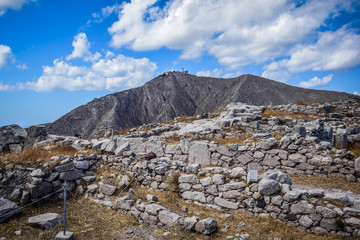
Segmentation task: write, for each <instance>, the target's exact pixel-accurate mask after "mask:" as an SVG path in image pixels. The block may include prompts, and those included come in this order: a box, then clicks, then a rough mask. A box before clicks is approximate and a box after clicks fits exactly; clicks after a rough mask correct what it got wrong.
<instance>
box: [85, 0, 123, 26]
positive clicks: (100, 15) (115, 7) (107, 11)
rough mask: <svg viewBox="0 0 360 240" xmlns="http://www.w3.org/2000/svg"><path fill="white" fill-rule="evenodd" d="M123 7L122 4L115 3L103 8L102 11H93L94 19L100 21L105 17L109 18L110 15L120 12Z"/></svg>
mask: <svg viewBox="0 0 360 240" xmlns="http://www.w3.org/2000/svg"><path fill="white" fill-rule="evenodd" d="M121 8H122V5H121V4H118V3H116V4H114V5H112V6H107V7H104V8H102V9H101V12H100V13H93V14H92V16H93V18H94V19H95V20H93V21H94V22H97V23H100V22H102V21H103V20H104V19H105V18H107V17H108V16H110V15H111V14H113V13H118V12H119V11H120V10H121Z"/></svg>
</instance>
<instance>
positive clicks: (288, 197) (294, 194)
mask: <svg viewBox="0 0 360 240" xmlns="http://www.w3.org/2000/svg"><path fill="white" fill-rule="evenodd" d="M300 196H301V192H300V191H298V190H292V191H288V192H286V194H285V195H284V200H285V201H287V202H294V201H296V200H298V199H299V198H300Z"/></svg>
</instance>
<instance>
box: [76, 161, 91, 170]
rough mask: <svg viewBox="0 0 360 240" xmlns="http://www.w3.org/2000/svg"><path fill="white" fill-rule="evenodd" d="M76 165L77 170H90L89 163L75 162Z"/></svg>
mask: <svg viewBox="0 0 360 240" xmlns="http://www.w3.org/2000/svg"><path fill="white" fill-rule="evenodd" d="M74 165H75V167H76V168H77V169H81V170H87V169H88V168H89V162H88V161H74Z"/></svg>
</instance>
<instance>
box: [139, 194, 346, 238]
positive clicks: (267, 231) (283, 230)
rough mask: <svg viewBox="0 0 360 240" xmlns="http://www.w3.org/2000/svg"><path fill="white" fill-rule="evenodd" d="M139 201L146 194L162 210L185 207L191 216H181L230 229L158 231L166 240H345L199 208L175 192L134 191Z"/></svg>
mask: <svg viewBox="0 0 360 240" xmlns="http://www.w3.org/2000/svg"><path fill="white" fill-rule="evenodd" d="M135 192H136V198H142V199H145V197H146V194H152V195H154V196H156V197H157V198H158V199H159V201H160V202H161V203H163V206H164V207H166V208H168V209H172V210H174V211H177V212H181V207H183V206H186V207H187V208H188V210H189V212H188V213H184V212H181V213H182V214H185V215H187V216H197V217H199V219H205V218H208V217H212V218H214V219H215V220H216V221H217V222H218V224H219V230H220V229H221V228H223V226H224V224H226V225H228V226H229V228H228V232H227V233H224V232H221V231H218V232H216V233H215V234H213V235H211V236H203V235H200V234H195V233H191V232H188V231H186V230H184V229H182V228H180V227H175V228H171V229H159V230H158V231H157V234H158V237H163V233H164V232H165V231H170V232H171V233H172V236H171V237H170V238H168V239H178V240H188V239H199V240H203V239H226V237H227V236H229V235H231V236H234V235H235V234H237V233H239V234H242V233H248V234H250V239H255V240H262V239H272V238H275V237H278V238H280V239H289V240H295V239H296V240H320V239H329V240H335V239H342V238H341V237H339V236H336V235H330V234H326V235H322V236H316V235H314V234H310V233H308V232H306V231H302V230H299V229H297V228H296V227H293V226H290V225H288V224H285V223H282V222H279V221H276V220H274V219H272V218H261V217H254V216H251V215H250V214H248V213H246V212H245V211H240V210H237V211H232V212H229V211H219V210H215V209H209V208H207V207H205V206H199V205H196V204H192V203H188V202H186V201H185V200H183V199H181V198H179V197H178V195H177V194H176V193H173V192H159V191H157V192H154V191H153V190H150V189H144V188H135ZM227 213H231V214H232V215H233V216H232V217H231V219H221V218H220V216H221V215H222V214H227ZM240 222H244V223H245V225H244V226H243V227H238V226H237V225H238V224H239V223H240Z"/></svg>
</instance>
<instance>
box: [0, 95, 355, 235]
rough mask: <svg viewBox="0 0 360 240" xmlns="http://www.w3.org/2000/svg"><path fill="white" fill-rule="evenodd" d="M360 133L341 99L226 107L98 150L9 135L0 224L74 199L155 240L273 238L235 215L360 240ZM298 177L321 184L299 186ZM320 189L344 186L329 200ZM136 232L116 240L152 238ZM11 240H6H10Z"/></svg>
mask: <svg viewBox="0 0 360 240" xmlns="http://www.w3.org/2000/svg"><path fill="white" fill-rule="evenodd" d="M359 122H360V104H359V101H357V100H343V101H340V102H332V103H323V104H317V103H301V104H287V105H268V106H258V105H248V104H244V103H230V104H228V105H226V106H225V107H223V108H222V109H221V110H220V111H216V112H215V113H207V114H200V115H196V116H191V117H190V116H189V117H180V118H176V119H175V120H174V121H172V122H170V123H168V124H150V125H142V126H140V127H136V128H132V129H129V130H128V131H124V132H123V133H122V134H121V135H115V136H112V137H109V138H100V139H91V140H90V139H88V140H85V139H80V138H77V137H66V136H57V135H51V134H48V133H47V131H46V127H45V126H41V125H40V126H31V127H30V128H28V129H22V128H21V127H19V126H17V125H10V126H5V127H2V128H0V136H1V137H0V140H1V141H0V146H1V147H0V150H1V152H2V153H3V155H2V156H1V168H0V182H1V184H0V196H1V197H2V198H1V201H0V222H4V223H3V224H2V225H4V224H5V225H4V226H6V224H11V223H12V222H16V221H17V219H18V217H17V216H19V214H20V213H21V212H22V211H24V209H22V208H21V206H24V204H30V205H31V204H32V203H34V202H37V201H38V200H41V199H42V198H44V197H47V196H49V197H47V198H46V199H48V200H49V199H53V200H56V199H57V198H60V199H61V198H63V189H64V188H66V189H67V190H68V191H69V192H70V193H74V194H75V193H76V194H78V196H81V197H82V198H83V199H87V200H89V201H91V202H93V203H95V204H100V205H101V206H103V207H105V208H110V209H112V211H117V212H120V213H122V214H127V215H128V216H129V217H132V218H133V219H134V220H135V222H138V223H140V224H143V225H147V226H151V227H153V228H155V229H165V231H164V233H163V235H162V236H157V237H160V238H161V239H177V238H178V239H182V238H181V237H180V235H181V234H180V232H178V230H176V229H182V230H181V231H182V232H184V231H185V232H186V233H187V234H198V235H199V234H200V235H199V236H201V235H204V236H208V235H211V236H213V237H214V238H216V239H224V238H226V239H247V238H248V239H264V238H267V239H268V238H269V236H270V235H268V234H269V233H268V231H269V230H267V231H265V232H261V233H260V232H259V233H257V235H254V234H255V233H253V232H251V230H250V228H244V225H246V224H248V223H246V221H248V220H246V221H241V222H240V223H236V224H237V225H235V226H234V225H233V223H232V221H233V220H231V219H238V215H237V214H238V211H243V212H246V214H250V215H251V216H252V217H260V219H264V220H257V222H266V221H268V220H265V219H276V220H278V221H281V222H283V223H285V224H287V225H290V226H295V227H297V228H298V229H300V230H302V231H307V232H308V233H311V234H315V235H314V236H316V235H319V234H320V235H321V236H323V237H324V238H326V239H336V238H357V237H360V231H359V229H360V190H359V189H358V188H357V187H356V186H358V184H359V182H360V157H359V154H360V134H359V128H360V126H359ZM57 146H70V147H71V148H72V149H76V151H78V153H77V154H75V155H66V154H65V155H64V154H61V155H55V156H52V157H49V158H45V159H38V160H36V161H34V162H28V161H26V158H25V160H24V162H19V161H16V156H20V155H21V154H22V153H23V152H26V151H29V150H31V149H35V150H36V151H37V152H41V151H47V152H49V153H51V151H54V149H55V147H57ZM41 149H42V150H41ZM14 156H15V158H14ZM298 176H300V177H305V178H306V179H309V181H311V179H316V180H317V181H319V179H320V182H312V184H310V185H306V184H304V183H301V182H300V183H296V182H295V184H294V182H293V180H292V179H297V177H298ZM321 179H322V180H321ZM65 181H66V183H65ZM323 182H334V183H335V184H336V186H338V187H337V189H329V188H327V187H324V186H325V184H324V183H323ZM338 183H340V184H338ZM342 185H344V186H348V185H349V186H354V187H353V188H350V189H347V188H346V187H345V188H344V187H343V186H342ZM81 201H83V200H81ZM82 204H85V203H82ZM193 206H199V207H201V208H204V209H205V210H204V213H202V212H199V211H200V210H199V209H198V210H189V209H193V208H194V207H193ZM199 207H195V208H194V209H196V208H199ZM206 209H212V211H208V210H206ZM205 213H206V214H205ZM134 220H131V221H134ZM129 221H130V220H129ZM61 223H62V218H61V216H60V215H59V214H57V213H53V212H47V213H44V214H40V215H36V216H29V219H28V226H30V227H31V229H33V228H35V229H36V228H39V227H40V228H46V229H51V228H56V226H58V225H59V224H61ZM267 224H268V225H271V224H274V223H271V224H270V223H267ZM129 227H130V226H126V229H127V230H126V231H125V230H124V231H125V232H117V233H115V230H114V232H113V235H112V236H113V237H114V236H115V238H116V236H117V237H118V238H119V239H123V237H124V238H126V237H127V236H128V237H129V236H132V237H135V236H143V237H145V236H146V234H145V233H146V231H147V230H144V232H142V231H139V230H138V229H137V228H132V227H130V229H128V228H129ZM0 228H1V224H0ZM241 228H243V229H247V230H246V231H245V230H241ZM124 229H125V228H124ZM89 231H90V230H89ZM277 231H279V230H277ZM82 233H83V232H82V231H81V232H80V233H76V232H75V234H82ZM9 234H10V235H6V237H9V236H13V235H11V234H14V233H9ZM142 234H143V235H142ZM259 234H260V235H259ZM322 234H326V235H322ZM329 234H330V235H329ZM335 234H336V235H335ZM300 235H301V234H300ZM4 236H5V235H4ZM149 236H152V237H153V239H156V238H157V237H156V236H155V235H151V234H150V235H148V236H146V237H149ZM271 236H272V237H274V238H270V239H288V238H290V237H289V235H283V236H282V237H277V236H276V232H275V233H274V234H272V235H271ZM275 236H276V238H275ZM304 236H305V235H304ZM0 237H1V234H0ZM53 237H54V236H52V237H51V238H53ZM20 238H21V231H20V234H19V239H20ZM160 238H159V239H160ZM196 238H198V237H196ZM295 238H297V239H298V237H295ZM11 239H12V238H11ZM34 239H36V238H34ZM80 239H81V238H80ZM304 239H305V238H304Z"/></svg>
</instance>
